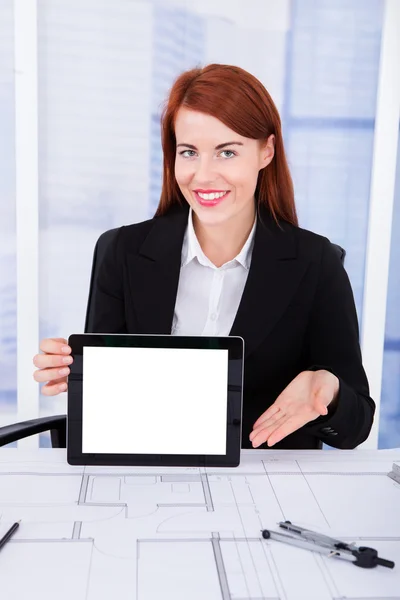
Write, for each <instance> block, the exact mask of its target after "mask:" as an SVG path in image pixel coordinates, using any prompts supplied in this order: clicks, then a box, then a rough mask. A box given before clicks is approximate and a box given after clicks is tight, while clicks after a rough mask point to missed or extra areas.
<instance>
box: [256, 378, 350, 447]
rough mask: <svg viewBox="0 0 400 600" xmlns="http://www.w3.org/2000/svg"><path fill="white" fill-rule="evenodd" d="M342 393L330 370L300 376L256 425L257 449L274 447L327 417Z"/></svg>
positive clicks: (336, 379)
mask: <svg viewBox="0 0 400 600" xmlns="http://www.w3.org/2000/svg"><path fill="white" fill-rule="evenodd" d="M338 392H339V380H338V378H337V377H336V375H333V373H330V372H329V371H325V370H320V371H303V372H302V373H299V375H297V377H295V378H294V379H293V381H291V382H290V383H289V385H288V386H287V387H286V388H285V389H284V390H283V392H282V393H281V394H280V395H279V396H278V398H277V399H276V400H275V402H274V403H273V404H272V406H270V407H269V408H268V409H267V410H266V411H265V412H264V413H263V414H262V415H261V417H259V419H257V421H256V422H255V423H254V425H253V431H252V432H251V434H250V441H251V442H252V443H253V448H258V446H260V445H261V444H263V443H264V442H267V443H268V446H273V445H274V444H276V443H277V442H280V441H281V440H282V439H283V438H284V437H286V436H287V435H289V434H290V433H293V432H294V431H296V430H297V429H300V427H303V425H305V424H306V423H309V422H310V421H314V419H317V418H318V417H319V416H321V415H327V414H328V406H329V404H330V403H331V402H332V401H333V400H334V399H335V398H336V397H337V394H338Z"/></svg>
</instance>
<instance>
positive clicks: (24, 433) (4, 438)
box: [0, 229, 346, 448]
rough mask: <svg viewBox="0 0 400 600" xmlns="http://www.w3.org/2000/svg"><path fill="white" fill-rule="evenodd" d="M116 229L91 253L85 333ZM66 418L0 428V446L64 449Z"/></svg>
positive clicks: (341, 253)
mask: <svg viewBox="0 0 400 600" xmlns="http://www.w3.org/2000/svg"><path fill="white" fill-rule="evenodd" d="M116 232H117V229H110V230H109V231H106V232H105V233H102V234H101V236H100V237H99V239H98V240H97V242H96V246H95V249H94V253H93V264H92V272H91V276H90V286H89V298H88V304H87V309H86V319H85V333H90V332H91V331H92V327H93V307H94V297H95V293H96V286H95V281H96V278H97V275H98V272H99V267H100V265H101V261H102V260H103V257H104V255H105V252H106V249H107V247H108V245H109V244H110V243H111V241H112V240H113V239H114V237H115V235H116ZM332 245H333V247H334V248H335V250H336V251H337V253H338V255H339V258H340V260H341V261H342V263H343V264H344V259H345V256H346V251H345V250H344V248H342V247H341V246H338V245H337V244H332ZM66 426H67V417H66V415H56V416H54V417H41V418H38V419H31V420H30V421H23V422H21V423H13V424H12V425H6V426H5V427H0V446H4V445H5V444H11V443H12V442H15V441H17V440H19V439H22V438H25V437H29V436H31V435H35V434H38V433H43V432H45V431H50V438H51V445H52V447H53V448H65V447H66V441H67V436H66V429H67V427H66Z"/></svg>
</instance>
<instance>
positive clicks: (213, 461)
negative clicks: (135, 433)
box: [67, 333, 244, 467]
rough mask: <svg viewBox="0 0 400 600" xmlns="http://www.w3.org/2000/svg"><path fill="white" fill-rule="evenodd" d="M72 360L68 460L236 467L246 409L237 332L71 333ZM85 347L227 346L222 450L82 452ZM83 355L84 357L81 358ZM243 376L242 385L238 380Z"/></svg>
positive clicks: (77, 462) (241, 343)
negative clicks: (218, 452) (229, 334)
mask: <svg viewBox="0 0 400 600" xmlns="http://www.w3.org/2000/svg"><path fill="white" fill-rule="evenodd" d="M68 344H69V346H70V347H71V349H72V357H73V359H74V362H73V363H72V364H71V365H70V375H69V377H68V403H67V404H68V411H67V462H68V463H69V464H70V465H104V466H166V467H167V466H175V467H176V466H181V467H211V466H212V467H236V466H238V465H239V462H240V448H241V437H242V409H243V364H244V340H243V338H241V337H239V336H232V337H212V336H171V335H155V334H152V335H141V334H103V333H83V334H73V335H71V336H70V337H69V339H68ZM85 346H100V347H101V346H107V347H119V348H120V347H128V348H188V349H191V348H194V349H213V350H216V349H220V350H227V351H228V389H227V434H226V454H224V455H209V454H207V455H184V454H182V455H181V454H114V453H112V454H100V453H83V452H82V408H83V407H82V383H83V380H82V370H83V360H82V359H83V348H84V347H85ZM79 358H80V359H79ZM238 380H239V384H238Z"/></svg>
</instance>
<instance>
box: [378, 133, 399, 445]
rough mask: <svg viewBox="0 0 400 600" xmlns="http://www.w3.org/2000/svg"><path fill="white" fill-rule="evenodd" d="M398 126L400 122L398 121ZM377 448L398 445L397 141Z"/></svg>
mask: <svg viewBox="0 0 400 600" xmlns="http://www.w3.org/2000/svg"><path fill="white" fill-rule="evenodd" d="M399 127H400V124H399ZM386 310H387V312H386V327H385V352H384V356H383V375H382V398H381V412H380V417H381V418H380V428H379V447H380V448H391V447H400V143H399V148H398V150H397V172H396V186H395V197H394V204H393V224H392V239H391V248H390V263H389V284H388V294H387V309H386Z"/></svg>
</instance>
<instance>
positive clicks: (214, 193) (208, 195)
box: [193, 190, 229, 206]
mask: <svg viewBox="0 0 400 600" xmlns="http://www.w3.org/2000/svg"><path fill="white" fill-rule="evenodd" d="M193 193H194V195H195V197H196V200H197V202H198V203H199V204H200V205H201V206H217V204H220V203H221V202H222V200H225V198H226V197H227V195H228V194H229V190H193Z"/></svg>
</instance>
